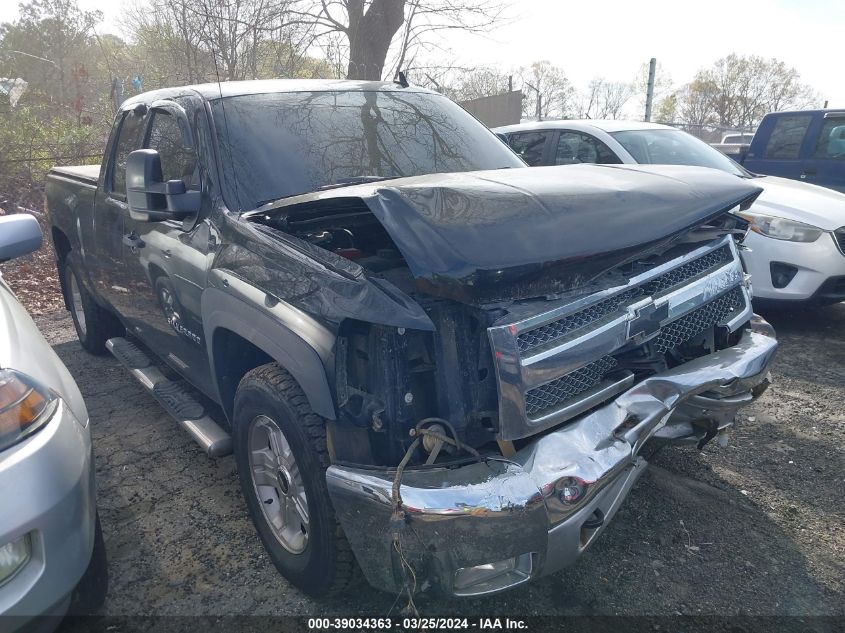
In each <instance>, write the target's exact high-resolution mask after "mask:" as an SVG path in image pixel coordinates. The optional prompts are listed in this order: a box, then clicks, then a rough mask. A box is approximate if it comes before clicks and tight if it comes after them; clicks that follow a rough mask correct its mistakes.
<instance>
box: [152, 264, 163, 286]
mask: <svg viewBox="0 0 845 633" xmlns="http://www.w3.org/2000/svg"><path fill="white" fill-rule="evenodd" d="M162 275H164V276H165V277H167V273H166V272H165V271H164V269H162V268H160V267H159V266H157V265H155V264H150V284H151V285H152V286H155V283H156V279H158V278H159V277H161V276H162Z"/></svg>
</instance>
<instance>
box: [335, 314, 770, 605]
mask: <svg viewBox="0 0 845 633" xmlns="http://www.w3.org/2000/svg"><path fill="white" fill-rule="evenodd" d="M776 349H777V341H776V340H775V338H774V331H773V330H772V328H771V326H769V325H768V323H766V322H765V321H763V320H762V319H760V318H759V317H755V318H754V320H753V321H752V324H751V328H750V329H748V330H746V331H745V332H744V334H743V335H742V338H741V339H740V341H739V342H738V343H737V344H736V345H735V346H733V347H730V348H727V349H724V350H721V351H719V352H716V353H714V354H710V355H707V356H703V357H701V358H698V359H695V360H693V361H690V362H688V363H685V364H684V365H681V366H679V367H676V368H674V369H672V370H670V371H668V372H665V373H663V374H660V375H656V376H653V377H650V378H647V379H645V380H643V381H642V382H640V383H638V384H636V385H634V386H633V387H631V388H630V389H628V390H627V391H625V392H624V393H622V394H620V395H619V396H618V397H616V398H615V399H614V400H612V401H611V402H608V403H606V404H605V405H603V406H601V407H599V408H596V409H594V410H593V411H592V412H591V413H589V414H587V415H584V416H582V417H580V418H578V419H576V420H573V421H571V422H569V423H567V424H565V425H564V426H562V427H561V428H559V429H557V430H555V431H552V432H550V433H547V434H545V435H543V436H541V437H538V438H537V439H535V440H533V441H531V442H530V443H529V444H527V445H526V446H524V447H523V448H522V449H521V450H519V451H518V452H517V453H516V455H515V456H513V457H512V458H510V459H504V458H491V459H487V460H486V461H484V462H477V463H470V464H467V465H463V466H458V467H453V468H446V467H440V466H438V467H420V468H416V469H409V470H407V471H405V473H404V474H403V477H402V485H401V497H402V501H403V509H404V511H405V514H406V517H407V521H405V522H404V523H403V524H402V525H401V526H397V525H395V523H394V524H391V514H392V505H391V487H392V485H393V480H394V477H395V470H390V469H364V468H352V467H346V466H337V465H335V466H331V467H330V468H329V469H328V472H327V474H326V478H327V482H328V488H329V493H330V495H331V499H332V503H333V504H334V508H335V511H336V513H337V516H338V519H339V520H340V522H341V524H342V526H343V529H344V531H345V533H346V536H347V538H348V540H349V542H350V544H351V546H352V549H353V551H354V552H355V556H356V558H357V559H358V563H359V564H360V566H361V568H362V570H363V572H364V574H365V576H366V577H367V579H368V580H369V582H370V583H371V584H372V585H374V586H375V587H378V588H380V589H384V590H387V591H398V590H399V589H401V588H402V587H404V586H405V584H406V580H405V579H406V578H411V579H412V580H410V581H409V582H410V583H411V584H412V585H415V586H414V587H413V588H414V589H415V590H417V591H419V590H424V589H426V588H427V587H428V586H435V587H437V588H439V589H440V590H442V591H444V592H446V593H448V594H451V595H456V596H471V595H481V594H486V593H492V592H495V591H501V590H503V589H507V588H510V587H513V586H515V585H517V584H521V583H523V582H526V581H528V580H530V579H532V578H536V577H538V576H543V575H546V574H550V573H553V572H556V571H558V570H560V569H563V568H564V567H566V566H567V565H569V564H571V563H572V562H574V561H575V559H576V558H577V557H578V556H579V555H580V554H581V553H582V552H583V551H584V550H585V549H586V548H587V547H588V546H589V545H590V543H592V542H593V541H594V540H595V538H596V537H597V536H598V535H599V534H600V533H601V531H602V530H603V529H604V527H605V526H606V525H607V524H608V522H609V521H610V519H611V518H612V517H613V515H614V514H615V513H616V511H617V510H618V508H619V507H620V505H621V504H622V502H623V501H624V499H625V497H626V496H627V495H628V493H629V492H630V490H631V488H632V487H633V485H634V484H635V482H636V481H637V479H638V478H639V476H640V475H641V474H642V472H643V470H644V469H645V466H646V462H645V460H644V459H643V458H642V457H640V456H639V453H640V450H641V449H642V447H643V445H644V444H645V443H646V442H647V441H648V440H650V439H652V438H662V439H666V440H683V439H694V440H695V439H700V438H701V437H702V436H704V435H705V434H709V435H710V436H712V435H713V434H714V433H716V432H718V431H719V430H721V429H724V428H726V427H727V426H730V424H732V422H733V417H734V414H735V413H736V410H737V409H738V408H739V407H741V406H743V405H745V404H747V403H748V402H750V401H752V400H753V399H754V398H755V397H757V396H759V395H760V394H761V393H762V392H763V391H764V390H765V389H766V387H767V386H768V382H769V381H768V367H769V364H770V363H771V361H772V358H773V356H774V354H775V350H776ZM394 533H398V535H399V538H398V541H397V540H396V539H395V538H394ZM397 542H398V547H397ZM408 566H410V567H411V568H412V569H413V572H414V573H413V574H410V573H407V567H408ZM403 568H404V570H406V571H403Z"/></svg>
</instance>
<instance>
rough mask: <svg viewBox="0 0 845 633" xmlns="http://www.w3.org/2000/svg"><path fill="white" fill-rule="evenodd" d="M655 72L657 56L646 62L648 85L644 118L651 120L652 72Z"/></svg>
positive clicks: (652, 98)
mask: <svg viewBox="0 0 845 633" xmlns="http://www.w3.org/2000/svg"><path fill="white" fill-rule="evenodd" d="M656 72H657V58H655V57H652V58H651V60H650V61H649V62H648V87H647V88H646V94H645V118H644V121H651V107H652V105H653V103H654V74H655V73H656Z"/></svg>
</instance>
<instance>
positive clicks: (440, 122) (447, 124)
mask: <svg viewBox="0 0 845 633" xmlns="http://www.w3.org/2000/svg"><path fill="white" fill-rule="evenodd" d="M212 111H213V114H214V125H215V127H216V130H217V138H218V142H219V144H220V150H221V160H222V162H223V172H224V175H225V180H226V189H227V190H228V193H227V194H226V196H227V202H228V203H229V206H230V207H231V208H238V209H240V210H250V209H254V208H256V207H258V206H261V205H262V204H264V203H266V202H269V201H272V200H276V199H279V198H284V197H288V196H293V195H297V194H302V193H308V192H311V191H316V190H318V189H320V188H324V187H328V186H331V185H338V184H348V183H350V182H361V181H366V180H375V179H378V178H398V177H401V176H418V175H422V174H431V173H443V172H462V171H475V170H482V169H500V168H504V167H525V164H524V163H523V162H522V161H521V160H520V159H519V158H518V157H517V156H516V155H515V154H514V153H513V152H512V151H511V150H510V149H509V148H508V147H507V146H505V145H504V144H503V143H502V142H501V141H500V140H499V139H498V138H497V137H496V135H495V134H493V133H492V132H490V131H489V130H488V129H487V128H486V127H484V125H482V124H481V123H479V122H478V121H477V120H476V119H474V118H473V117H472V116H471V115H470V114H468V113H467V112H466V111H465V110H463V109H462V108H461V107H460V106H458V105H457V104H455V103H453V102H452V101H450V100H449V99H447V98H446V97H441V96H439V95H433V94H430V93H415V92H404V91H398V90H397V91H384V92H375V91H369V92H360V91H357V92H351V91H350V92H297V93H282V94H279V93H272V94H254V95H243V96H237V97H227V98H226V99H225V100H221V99H218V100H217V101H215V102H213V103H212ZM227 128H228V129H227ZM233 203H236V204H233Z"/></svg>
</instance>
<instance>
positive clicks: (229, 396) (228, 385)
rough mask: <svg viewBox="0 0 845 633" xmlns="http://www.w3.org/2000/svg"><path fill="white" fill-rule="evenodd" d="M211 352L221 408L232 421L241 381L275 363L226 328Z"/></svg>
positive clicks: (216, 335)
mask: <svg viewBox="0 0 845 633" xmlns="http://www.w3.org/2000/svg"><path fill="white" fill-rule="evenodd" d="M211 350H212V358H213V359H214V379H215V381H216V382H217V388H218V392H219V394H220V404H221V405H222V406H223V410H224V411H225V413H226V417H227V418H228V419H229V420H230V421H231V420H232V413H233V410H234V405H235V392H236V391H237V389H238V384H239V383H240V382H241V378H243V377H244V375H245V374H246V373H247V372H248V371H250V370H251V369H255V368H256V367H260V366H261V365H266V364H267V363H270V362H273V359H272V358H271V357H270V355H269V354H267V352H265V351H264V350H262V349H260V348H259V347H256V346H255V345H253V344H252V343H250V342H249V341H248V340H246V339H245V338H243V337H242V336H240V335H238V334H235V333H234V332H232V331H231V330H227V329H224V328H218V329H217V330H215V331H214V338H213V339H212V344H211Z"/></svg>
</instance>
